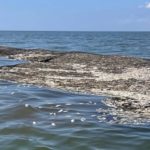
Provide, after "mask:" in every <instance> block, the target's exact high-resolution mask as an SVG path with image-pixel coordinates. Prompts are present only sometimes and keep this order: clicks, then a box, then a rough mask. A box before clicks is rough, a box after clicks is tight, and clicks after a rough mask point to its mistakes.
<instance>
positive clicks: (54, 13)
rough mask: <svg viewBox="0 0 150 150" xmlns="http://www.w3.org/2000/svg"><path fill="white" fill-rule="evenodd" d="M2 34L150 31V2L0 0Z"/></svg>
mask: <svg viewBox="0 0 150 150" xmlns="http://www.w3.org/2000/svg"><path fill="white" fill-rule="evenodd" d="M0 30H21V31H22V30H25V31H26V30H27V31H30V30H31V31H32V30H35V31H150V0H148V1H146V0H0Z"/></svg>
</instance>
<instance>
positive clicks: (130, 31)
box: [0, 30, 150, 32]
mask: <svg viewBox="0 0 150 150" xmlns="http://www.w3.org/2000/svg"><path fill="white" fill-rule="evenodd" d="M0 32H150V30H0Z"/></svg>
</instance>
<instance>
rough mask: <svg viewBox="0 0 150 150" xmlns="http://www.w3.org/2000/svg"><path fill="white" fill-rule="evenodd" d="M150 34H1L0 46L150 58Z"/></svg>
mask: <svg viewBox="0 0 150 150" xmlns="http://www.w3.org/2000/svg"><path fill="white" fill-rule="evenodd" d="M149 43H150V32H46V31H45V32H36V31H35V32H31V31H30V32H22V31H18V32H15V31H14V32H10V31H7V32H6V31H3V32H2V31H0V45H6V46H11V47H18V48H42V49H48V50H57V51H83V52H90V53H96V54H114V55H129V56H136V57H145V58H150V44H149Z"/></svg>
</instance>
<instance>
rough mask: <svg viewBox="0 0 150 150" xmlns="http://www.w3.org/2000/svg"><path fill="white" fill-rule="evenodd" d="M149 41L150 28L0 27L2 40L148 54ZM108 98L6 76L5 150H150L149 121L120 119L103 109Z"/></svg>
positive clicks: (1, 129)
mask: <svg viewBox="0 0 150 150" xmlns="http://www.w3.org/2000/svg"><path fill="white" fill-rule="evenodd" d="M149 41H150V33H120V34H119V33H117V32H116V33H100V32H94V33H91V32H90V33H89V32H88V33H87V32H86V33H80V32H0V45H7V46H14V47H21V48H37V47H39V48H46V49H52V50H59V51H64V50H67V51H72V50H79V51H86V52H93V53H103V54H121V55H124V54H125V55H129V56H136V57H146V58H149V56H150V44H149ZM18 63H23V62H21V61H14V60H8V59H7V58H0V66H6V65H15V64H18ZM104 99H105V97H102V96H92V95H82V94H73V93H68V92H66V91H61V90H57V89H48V88H46V87H38V86H32V85H23V84H16V83H12V82H8V81H2V80H0V150H1V149H2V150H141V149H142V150H149V149H150V126H149V124H148V123H145V124H142V125H135V124H132V123H130V124H126V125H123V124H118V123H117V122H114V121H113V116H111V115H110V114H107V113H106V114H102V113H99V112H98V111H97V110H98V109H99V108H102V109H104V110H105V109H106V110H107V109H109V108H108V107H107V106H105V105H104V104H103V103H102V101H103V100H104Z"/></svg>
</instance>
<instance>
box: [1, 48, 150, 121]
mask: <svg viewBox="0 0 150 150" xmlns="http://www.w3.org/2000/svg"><path fill="white" fill-rule="evenodd" d="M0 56H3V57H8V58H11V59H17V60H25V61H26V63H23V64H18V65H13V66H3V67H0V79H2V80H10V81H15V82H19V83H28V84H34V85H40V86H46V87H50V88H58V89H63V90H67V91H73V92H81V93H90V94H95V95H106V96H109V98H107V99H105V100H104V103H105V104H106V105H107V106H109V109H108V110H107V113H110V114H111V115H112V116H114V118H115V117H118V118H119V117H120V118H121V120H120V121H121V122H123V123H126V122H132V121H133V120H134V121H137V122H144V121H149V122H150V60H148V59H140V58H133V57H124V56H105V55H95V54H89V53H80V52H54V51H47V50H42V49H37V50H31V49H30V50H25V49H16V48H9V47H0ZM97 111H98V112H99V113H101V114H103V113H106V110H102V109H98V110H97Z"/></svg>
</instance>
